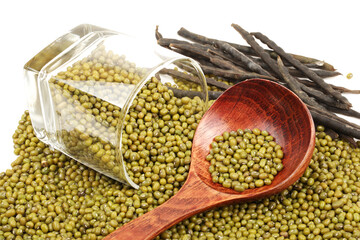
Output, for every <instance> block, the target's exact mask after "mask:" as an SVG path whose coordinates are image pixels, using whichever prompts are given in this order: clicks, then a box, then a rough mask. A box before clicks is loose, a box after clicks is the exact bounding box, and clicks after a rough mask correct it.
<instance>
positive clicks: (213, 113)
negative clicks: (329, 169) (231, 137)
mask: <svg viewBox="0 0 360 240" xmlns="http://www.w3.org/2000/svg"><path fill="white" fill-rule="evenodd" d="M239 128H241V129H246V128H249V129H253V128H259V129H262V130H267V131H268V132H269V133H270V134H271V135H272V136H274V137H275V140H276V141H277V143H278V144H280V145H281V146H282V147H283V151H284V159H283V164H284V168H283V170H282V171H280V172H279V173H278V174H277V175H276V177H275V178H274V180H273V182H272V183H271V185H269V186H264V187H261V188H255V189H247V190H245V191H244V192H241V193H239V192H236V191H234V190H232V189H227V188H224V187H223V186H222V185H220V184H214V183H213V182H212V180H211V176H210V173H209V172H208V167H209V165H210V163H209V162H208V161H206V160H205V157H206V155H207V154H208V153H209V149H210V143H211V142H212V141H213V138H214V137H215V136H217V135H221V134H222V133H223V132H224V131H232V130H237V129H239ZM314 146H315V128H314V123H313V121H312V118H311V115H310V113H309V111H308V110H307V108H306V106H305V105H304V104H303V102H302V101H301V100H300V99H299V98H298V97H297V96H296V95H295V94H293V93H292V92H291V91H289V90H288V89H286V88H284V87H282V86H280V85H279V84H276V83H274V82H271V81H268V80H262V79H252V80H247V81H244V82H241V83H239V84H236V85H234V86H233V87H231V88H229V89H228V90H227V91H225V92H224V94H222V95H221V96H220V97H219V98H218V100H217V101H216V102H215V103H214V104H213V105H212V106H211V108H210V109H209V110H208V111H207V112H206V113H205V115H204V116H203V118H202V120H201V122H200V124H199V126H198V128H197V130H196V133H195V136H194V141H193V148H192V160H191V166H190V170H189V175H188V178H187V180H186V182H185V184H184V186H183V187H182V188H181V189H180V191H179V192H178V193H177V194H176V195H175V196H173V197H172V198H170V199H169V200H168V201H167V202H165V203H164V204H162V205H160V206H159V207H157V208H155V209H153V210H152V211H150V212H148V213H146V214H144V215H142V216H141V217H139V218H137V219H135V220H133V221H131V222H129V223H127V224H125V225H124V226H123V227H121V228H119V229H117V230H116V231H114V232H112V233H111V234H110V235H108V236H107V237H106V238H105V240H110V239H111V240H115V239H133V240H137V239H139V240H140V239H141V240H144V239H153V238H154V237H156V236H157V235H158V234H160V233H161V232H163V231H164V230H166V229H168V228H169V227H171V226H173V225H175V224H176V223H178V222H180V221H182V220H184V219H186V218H188V217H190V216H192V215H194V214H197V213H200V212H203V211H205V210H208V209H210V208H213V207H217V206H221V205H225V204H229V203H235V202H245V201H253V200H256V199H259V198H263V197H267V196H270V195H273V194H276V193H279V192H281V191H282V190H284V189H286V188H287V187H289V186H290V185H291V184H293V183H294V182H295V181H296V180H297V179H298V178H299V177H300V176H301V175H302V174H303V173H304V171H305V169H306V167H307V166H308V164H309V162H310V160H311V157H312V153H313V150H314Z"/></svg>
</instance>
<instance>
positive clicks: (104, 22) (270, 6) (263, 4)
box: [0, 0, 360, 171]
mask: <svg viewBox="0 0 360 240" xmlns="http://www.w3.org/2000/svg"><path fill="white" fill-rule="evenodd" d="M0 9H1V14H0V31H1V38H0V39H1V41H0V68H1V71H0V73H1V74H0V78H1V79H0V81H1V85H0V86H1V92H0V108H1V109H0V111H1V117H0V153H1V156H0V171H4V170H5V169H7V168H10V163H11V162H12V161H14V160H15V155H14V154H13V143H12V134H13V133H14V131H15V129H16V127H17V124H18V120H19V119H20V117H21V114H22V113H23V112H24V110H25V109H26V99H25V92H26V89H25V88H24V78H23V70H22V69H23V66H24V64H25V63H26V62H27V61H28V60H29V59H30V58H31V57H32V56H34V55H35V54H36V53H37V52H39V51H40V50H41V49H42V48H43V47H45V46H46V45H47V44H49V43H50V42H52V41H53V40H55V39H56V38H57V37H58V36H60V35H62V34H63V33H65V32H66V31H67V30H70V29H71V28H73V27H75V26H77V25H78V24H81V23H90V24H94V25H98V26H102V27H105V28H109V29H113V30H117V31H120V32H124V33H129V34H132V35H140V34H142V35H144V36H145V38H148V41H155V38H154V29H155V26H156V25H159V26H160V32H161V33H162V34H163V35H164V37H169V36H170V37H175V36H176V32H177V30H178V29H179V28H180V27H185V28H187V29H188V30H190V31H193V32H196V33H199V34H203V35H206V36H209V37H213V38H219V39H224V40H228V41H232V42H239V43H243V44H244V43H245V42H244V41H243V40H242V38H241V37H240V35H239V34H238V33H237V32H236V31H235V30H234V29H233V28H232V27H231V26H230V25H231V23H237V24H239V25H240V26H242V27H243V28H244V29H246V30H248V31H249V32H251V31H260V32H263V33H264V34H266V35H268V36H269V37H270V38H271V39H273V40H274V41H275V42H277V43H278V44H279V45H280V46H282V47H283V48H284V49H285V51H287V52H292V53H297V54H301V55H305V56H309V57H314V58H318V59H320V60H326V61H327V62H329V63H331V64H333V65H334V66H335V68H337V69H338V70H339V71H340V72H341V73H343V74H344V76H341V77H337V78H336V79H333V80H331V82H333V83H336V84H338V85H344V86H347V87H349V88H352V89H360V71H359V69H360V66H359V56H360V48H359V43H360V37H359V36H360V27H359V24H360V14H359V10H360V9H359V7H358V4H356V1H345V0H344V1H329V0H327V1H307V0H302V1H226V0H222V1H210V0H208V1H196V0H193V1H187V0H181V1H170V0H168V1H134V0H129V1H120V0H118V1H105V0H103V1H90V0H86V1H82V0H73V1H68V0H62V1H36V0H32V1H1V3H0ZM349 72H351V73H353V75H354V77H353V78H352V79H351V80H348V79H346V77H345V76H346V74H348V73H349ZM350 97H351V98H350ZM349 98H350V99H351V101H352V102H353V104H354V105H355V108H354V109H356V110H357V111H360V104H359V103H358V102H360V95H359V96H354V95H352V96H349ZM356 122H359V121H356Z"/></svg>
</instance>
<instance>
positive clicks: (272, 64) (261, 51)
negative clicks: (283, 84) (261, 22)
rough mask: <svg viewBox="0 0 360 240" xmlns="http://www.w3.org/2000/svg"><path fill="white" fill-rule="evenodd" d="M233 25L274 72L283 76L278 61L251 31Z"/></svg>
mask: <svg viewBox="0 0 360 240" xmlns="http://www.w3.org/2000/svg"><path fill="white" fill-rule="evenodd" d="M231 26H232V27H233V28H234V29H235V30H236V31H237V32H238V33H240V35H241V36H242V37H243V38H244V39H245V41H246V42H247V43H248V44H249V45H250V46H251V47H252V48H253V49H254V50H255V52H256V53H257V55H258V56H259V57H260V58H261V59H262V60H263V61H264V62H265V63H266V64H267V65H268V66H269V67H270V68H271V70H273V71H274V73H275V74H276V75H277V76H278V77H280V78H281V77H282V74H281V73H280V71H279V68H278V66H277V63H276V61H275V60H274V59H272V58H271V56H270V55H269V53H267V52H266V51H265V50H264V49H263V48H262V47H261V46H260V45H259V44H258V43H257V42H256V41H255V39H254V38H253V36H251V34H250V33H248V32H247V31H245V30H244V29H243V28H242V27H240V26H239V25H237V24H234V23H233V24H231Z"/></svg>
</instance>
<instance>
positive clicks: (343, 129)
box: [308, 106, 360, 139]
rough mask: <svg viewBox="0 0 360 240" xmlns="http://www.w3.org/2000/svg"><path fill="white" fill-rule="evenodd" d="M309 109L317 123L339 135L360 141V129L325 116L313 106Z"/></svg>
mask: <svg viewBox="0 0 360 240" xmlns="http://www.w3.org/2000/svg"><path fill="white" fill-rule="evenodd" d="M308 108H309V110H310V113H311V116H312V117H313V119H314V121H315V122H317V123H319V124H321V125H324V126H325V127H329V128H331V129H333V130H335V131H337V132H338V133H342V134H344V135H347V136H351V137H355V138H358V139H360V129H358V128H355V127H353V126H350V125H348V124H346V123H344V122H341V121H338V120H337V119H334V118H332V117H330V116H328V115H325V114H323V112H322V111H318V110H317V109H315V108H313V107H311V106H308Z"/></svg>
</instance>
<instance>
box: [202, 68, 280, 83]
mask: <svg viewBox="0 0 360 240" xmlns="http://www.w3.org/2000/svg"><path fill="white" fill-rule="evenodd" d="M201 68H202V70H203V71H204V73H205V74H213V75H215V76H218V77H222V78H226V79H227V80H229V81H232V82H239V81H243V80H246V79H250V78H264V79H268V80H272V81H277V79H276V78H274V77H269V76H264V75H261V74H257V73H252V72H239V71H233V70H227V69H221V68H215V67H210V66H206V65H202V64H201Z"/></svg>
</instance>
